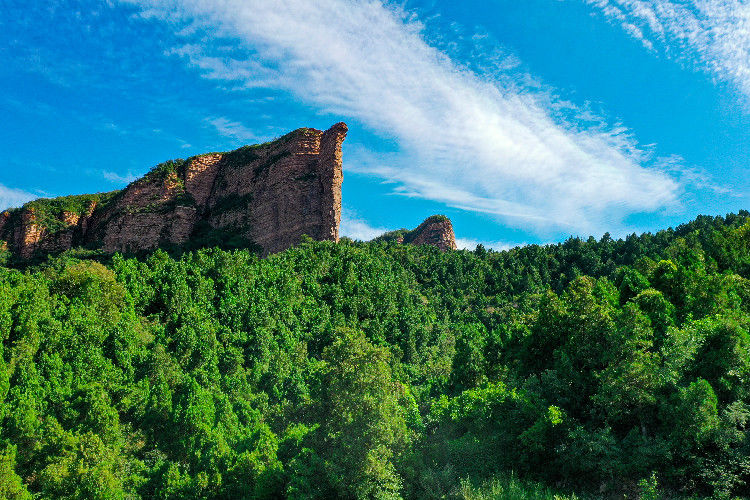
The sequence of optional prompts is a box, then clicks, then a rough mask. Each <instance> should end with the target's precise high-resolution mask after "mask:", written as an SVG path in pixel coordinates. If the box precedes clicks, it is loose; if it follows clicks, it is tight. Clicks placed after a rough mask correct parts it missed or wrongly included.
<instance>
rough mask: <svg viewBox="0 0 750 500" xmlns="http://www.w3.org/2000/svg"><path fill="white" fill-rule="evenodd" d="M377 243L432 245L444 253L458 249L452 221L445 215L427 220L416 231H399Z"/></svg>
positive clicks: (380, 238) (389, 234) (392, 232)
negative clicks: (392, 242)
mask: <svg viewBox="0 0 750 500" xmlns="http://www.w3.org/2000/svg"><path fill="white" fill-rule="evenodd" d="M375 241H394V242H396V243H403V244H408V245H432V246H434V247H437V248H439V249H440V250H442V251H447V250H455V249H456V236H455V234H454V233H453V224H452V223H451V220H450V219H449V218H448V217H446V216H444V215H433V216H431V217H428V218H427V219H425V221H424V222H422V223H421V224H420V225H419V226H417V228H416V229H412V230H411V231H410V230H408V229H399V230H397V231H391V232H389V233H386V234H384V235H382V236H379V237H378V238H376V239H375Z"/></svg>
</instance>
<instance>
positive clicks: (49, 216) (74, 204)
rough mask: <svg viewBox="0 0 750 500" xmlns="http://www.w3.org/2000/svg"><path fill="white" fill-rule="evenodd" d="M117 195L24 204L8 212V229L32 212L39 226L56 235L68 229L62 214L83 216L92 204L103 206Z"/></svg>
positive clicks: (75, 197)
mask: <svg viewBox="0 0 750 500" xmlns="http://www.w3.org/2000/svg"><path fill="white" fill-rule="evenodd" d="M119 193H120V191H110V192H106V193H95V194H81V195H72V196H61V197H58V198H38V199H36V200H33V201H30V202H28V203H26V204H25V205H23V206H22V207H21V208H15V209H11V210H9V212H10V217H11V219H10V222H9V224H8V227H14V226H15V223H16V222H18V223H20V217H21V214H22V213H23V212H24V211H29V210H32V211H33V212H34V220H35V221H36V223H37V224H38V225H39V226H41V227H42V228H44V229H45V230H47V231H49V232H50V233H56V232H57V231H60V230H63V229H67V228H68V227H69V226H68V225H67V224H66V223H65V222H64V221H63V218H62V217H63V213H65V212H68V213H72V214H75V215H78V216H82V215H85V214H86V213H88V211H89V209H90V208H91V205H92V203H95V204H96V205H97V206H105V205H107V204H108V203H110V202H111V201H112V200H113V199H114V198H115V197H116V196H117V195H118V194H119ZM0 236H2V235H0Z"/></svg>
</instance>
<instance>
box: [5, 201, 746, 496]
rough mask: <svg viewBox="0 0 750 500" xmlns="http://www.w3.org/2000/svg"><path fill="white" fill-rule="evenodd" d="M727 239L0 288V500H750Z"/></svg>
mask: <svg viewBox="0 0 750 500" xmlns="http://www.w3.org/2000/svg"><path fill="white" fill-rule="evenodd" d="M749 232H750V214H748V213H746V212H743V213H741V214H739V215H730V216H727V217H716V218H712V217H700V218H698V219H697V220H695V221H693V222H691V223H689V224H686V225H683V226H680V227H679V228H677V229H675V230H671V229H670V230H666V231H660V232H658V233H656V234H644V235H641V236H635V235H632V236H630V237H628V238H626V239H624V240H613V239H611V238H609V237H608V236H607V237H605V238H603V239H601V240H599V241H596V240H594V239H593V238H589V239H588V240H581V239H570V240H568V241H566V242H564V243H560V244H557V245H550V246H527V247H521V248H516V249H513V250H510V251H506V252H492V251H486V250H485V249H483V248H482V247H478V248H477V249H476V251H473V252H469V251H449V252H441V251H439V250H438V249H437V248H434V247H432V246H415V245H402V244H398V243H397V242H395V241H377V242H371V243H354V242H350V241H342V242H341V243H338V244H337V243H334V242H315V241H308V242H305V243H302V244H301V245H299V246H297V247H294V248H292V249H289V250H286V251H284V252H281V253H277V254H275V255H271V256H270V257H268V258H265V259H260V258H259V257H258V256H257V255H256V254H255V253H253V252H251V251H248V250H235V251H223V250H219V249H203V250H199V251H197V252H188V253H185V254H183V255H182V256H181V257H180V258H179V259H177V260H176V259H174V258H172V257H170V256H169V255H168V254H166V253H165V252H163V251H161V250H157V251H156V252H154V253H152V254H151V255H150V256H144V257H143V258H141V260H137V259H135V258H123V257H122V256H120V255H119V254H115V255H114V256H113V257H100V259H104V260H100V261H97V260H90V259H89V260H86V259H84V260H81V259H80V258H76V257H75V255H76V254H74V253H66V254H63V255H61V256H59V257H57V258H53V259H50V260H48V261H47V262H46V263H45V264H43V265H40V266H37V267H34V268H29V269H27V271H26V272H23V273H22V272H20V271H17V270H14V269H9V268H0V333H2V340H3V341H2V348H3V355H2V358H1V359H2V361H1V362H0V416H1V417H2V420H1V424H2V425H1V426H0V456H2V460H1V461H0V469H1V470H0V493H2V495H4V496H5V497H6V498H29V494H33V495H34V496H35V498H278V497H287V498H399V497H404V498H458V497H465V498H491V497H492V496H482V495H484V493H481V491H485V492H486V494H487V495H495V497H496V498H506V497H507V498H510V497H508V496H505V497H504V496H502V495H501V494H500V493H497V492H499V491H506V490H507V491H511V489H513V488H515V489H514V490H513V491H517V490H518V488H523V486H522V485H521V486H519V483H518V482H517V481H516V480H514V479H513V480H506V479H502V478H508V477H520V478H522V480H523V481H524V483H522V484H527V485H528V484H530V483H528V481H532V482H538V483H542V484H546V485H549V486H551V487H554V488H556V489H557V490H559V491H562V492H563V493H565V492H568V493H576V494H578V495H583V496H586V495H593V496H597V497H599V496H612V497H618V496H622V495H627V496H628V498H634V497H635V496H637V495H639V494H643V495H652V496H649V498H654V496H653V495H654V494H655V493H654V492H655V491H658V492H662V493H664V494H669V495H677V496H688V495H692V496H706V497H708V496H713V497H729V496H732V495H742V496H748V495H750V487H749V486H748V480H750V460H748V457H749V456H750V442H748V433H749V431H748V427H747V425H748V422H749V420H748V419H749V418H750V407H748V404H750V380H748V377H750V351H749V349H750V337H749V336H748V328H749V327H750V281H748V277H749V275H748V273H750V246H748V237H749V234H750V233H749ZM78 255H79V257H80V255H81V254H78ZM514 475H515V476H514ZM493 478H500V479H494V480H493ZM482 484H485V485H486V486H485V487H484V488H485V489H484V490H480V489H477V488H482V486H481V485H482ZM472 485H474V486H472ZM503 488H505V489H503ZM528 488H529V490H528V491H537V489H538V491H539V492H540V493H538V495H539V496H536V497H534V498H542V497H544V498H551V493H549V494H548V493H542V492H543V491H547V490H545V489H544V488H543V487H541V486H539V487H537V486H528ZM493 491H494V492H496V493H492V492H493ZM2 495H0V496H2ZM542 495H544V496H542ZM529 498H531V497H529Z"/></svg>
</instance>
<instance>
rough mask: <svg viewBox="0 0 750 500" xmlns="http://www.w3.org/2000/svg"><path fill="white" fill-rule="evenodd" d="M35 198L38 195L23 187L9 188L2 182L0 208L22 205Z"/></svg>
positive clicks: (0, 185)
mask: <svg viewBox="0 0 750 500" xmlns="http://www.w3.org/2000/svg"><path fill="white" fill-rule="evenodd" d="M34 198H38V197H37V196H34V195H33V194H31V193H28V192H26V191H24V190H22V189H15V188H9V187H6V186H3V185H2V184H0V210H5V209H7V208H13V207H20V206H21V205H23V204H24V203H26V202H27V201H30V200H33V199H34Z"/></svg>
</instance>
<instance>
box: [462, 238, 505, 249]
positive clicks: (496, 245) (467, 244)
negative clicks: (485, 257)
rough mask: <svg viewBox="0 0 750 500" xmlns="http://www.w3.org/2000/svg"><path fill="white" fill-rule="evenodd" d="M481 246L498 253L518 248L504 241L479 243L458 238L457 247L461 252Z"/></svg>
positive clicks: (469, 239)
mask: <svg viewBox="0 0 750 500" xmlns="http://www.w3.org/2000/svg"><path fill="white" fill-rule="evenodd" d="M479 244H481V245H482V246H484V248H486V249H488V250H489V249H492V250H497V251H501V250H510V249H511V248H514V247H517V246H518V245H514V244H511V243H506V242H504V241H479V240H474V239H471V238H456V246H457V247H458V249H459V250H475V249H476V248H477V245H479Z"/></svg>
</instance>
